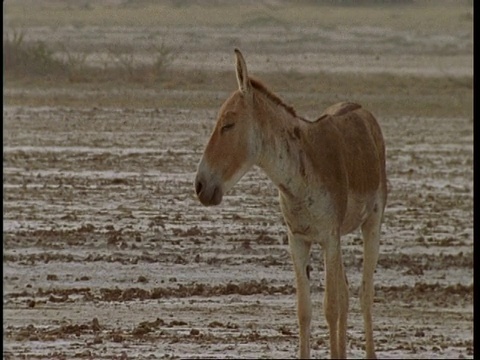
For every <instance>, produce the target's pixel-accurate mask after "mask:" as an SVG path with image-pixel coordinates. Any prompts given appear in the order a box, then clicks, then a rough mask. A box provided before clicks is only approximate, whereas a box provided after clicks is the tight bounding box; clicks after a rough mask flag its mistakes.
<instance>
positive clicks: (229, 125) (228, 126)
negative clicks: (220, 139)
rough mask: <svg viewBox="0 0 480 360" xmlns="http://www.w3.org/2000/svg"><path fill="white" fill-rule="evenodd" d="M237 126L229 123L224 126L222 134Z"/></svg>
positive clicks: (221, 130)
mask: <svg viewBox="0 0 480 360" xmlns="http://www.w3.org/2000/svg"><path fill="white" fill-rule="evenodd" d="M234 126H235V123H228V124H225V125H223V126H222V128H221V129H220V132H221V133H222V134H223V133H224V132H225V131H227V130H230V129H232V128H233V127H234Z"/></svg>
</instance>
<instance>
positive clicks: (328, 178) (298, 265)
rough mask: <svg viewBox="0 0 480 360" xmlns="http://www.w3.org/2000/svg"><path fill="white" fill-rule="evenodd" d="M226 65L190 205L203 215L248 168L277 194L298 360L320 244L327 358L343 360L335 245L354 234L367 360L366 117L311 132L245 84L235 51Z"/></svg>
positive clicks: (374, 193)
mask: <svg viewBox="0 0 480 360" xmlns="http://www.w3.org/2000/svg"><path fill="white" fill-rule="evenodd" d="M235 55H236V75H237V81H238V90H237V91H235V92H234V93H233V94H232V95H231V96H230V97H229V98H228V99H227V100H226V101H225V102H224V104H223V105H222V107H221V108H220V111H219V113H218V118H217V123H216V126H215V128H214V130H213V133H212V135H211V137H210V140H209V142H208V144H207V146H206V148H205V152H204V154H203V157H202V159H201V161H200V164H199V166H198V172H197V175H196V179H195V191H196V193H197V195H198V198H199V200H200V202H201V203H202V204H203V205H218V204H220V202H221V201H222V197H223V195H224V194H225V193H226V192H227V191H228V190H229V189H231V188H232V187H233V186H234V185H235V184H236V183H237V182H238V181H239V180H240V178H241V177H242V176H243V175H244V174H245V173H246V172H247V171H248V170H249V169H250V168H251V167H252V166H253V165H257V166H259V167H260V168H262V169H263V170H264V171H265V173H266V174H267V175H268V177H269V178H270V179H271V180H272V181H273V182H274V184H275V185H276V186H277V188H278V190H279V197H280V205H281V209H282V212H283V216H284V218H285V222H286V224H287V227H288V240H289V246H290V252H291V257H292V260H293V266H294V270H295V276H296V293H297V315H298V323H299V335H300V348H299V355H300V357H301V358H308V357H309V356H310V321H311V311H312V310H311V300H310V285H309V277H310V274H309V268H308V264H309V257H310V247H311V245H312V243H320V245H321V246H322V248H323V253H324V261H325V298H324V312H325V318H326V320H327V323H328V328H329V334H330V355H331V357H332V358H346V355H347V353H346V344H347V341H346V340H347V339H346V337H347V312H348V301H349V300H348V284H347V279H346V276H345V271H344V267H343V261H342V253H341V249H340V236H341V235H344V234H348V233H350V232H352V231H354V230H355V229H357V228H358V227H360V226H361V230H362V235H363V247H364V259H363V280H362V284H361V287H360V294H361V295H360V297H361V308H362V312H363V318H364V323H365V339H366V355H367V357H369V358H375V349H374V342H373V329H372V306H373V296H374V285H373V273H374V271H375V267H376V264H377V259H378V253H379V237H380V226H381V222H382V218H383V212H384V208H385V203H386V199H387V180H386V173H385V144H384V141H383V136H382V132H381V129H380V127H379V125H378V123H377V121H376V120H375V118H374V117H373V115H372V114H371V113H370V112H368V111H367V110H365V109H363V108H362V107H361V106H360V105H358V104H354V103H348V102H347V103H346V102H343V103H339V104H335V105H333V106H331V107H329V108H328V109H326V110H325V111H324V113H323V114H322V115H321V116H320V118H318V119H317V120H316V121H313V122H311V121H307V120H305V119H302V118H300V117H298V116H297V115H296V113H295V111H294V109H293V108H292V107H290V106H287V105H285V104H284V103H283V102H282V101H281V100H280V99H279V98H278V97H277V96H276V95H274V94H273V93H272V92H270V91H269V90H268V89H267V88H266V87H265V85H263V84H262V83H261V82H260V81H259V80H256V79H253V78H251V77H249V76H248V73H247V66H246V63H245V60H244V58H243V56H242V54H241V53H240V51H239V50H238V49H235Z"/></svg>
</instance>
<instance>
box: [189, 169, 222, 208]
mask: <svg viewBox="0 0 480 360" xmlns="http://www.w3.org/2000/svg"><path fill="white" fill-rule="evenodd" d="M195 193H196V194H197V197H198V199H199V200H200V202H201V203H202V204H203V205H205V206H212V205H218V204H220V203H221V202H222V198H223V191H222V189H221V187H220V186H219V185H217V184H216V183H215V182H214V181H209V182H207V181H206V180H205V179H203V178H202V177H201V176H200V175H198V174H197V177H196V178H195Z"/></svg>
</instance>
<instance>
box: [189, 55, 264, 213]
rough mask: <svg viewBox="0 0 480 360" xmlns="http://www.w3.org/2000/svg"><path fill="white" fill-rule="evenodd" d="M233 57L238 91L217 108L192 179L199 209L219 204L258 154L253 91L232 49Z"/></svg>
mask: <svg viewBox="0 0 480 360" xmlns="http://www.w3.org/2000/svg"><path fill="white" fill-rule="evenodd" d="M235 56H236V73H237V81H238V90H236V91H235V92H234V93H233V94H232V95H231V96H230V97H229V98H228V99H227V100H226V101H225V102H224V103H223V105H222V107H221V108H220V111H219V113H218V117H217V123H216V125H215V128H214V129H213V133H212V135H211V137H210V140H209V141H208V144H207V146H206V148H205V151H204V153H203V157H202V159H201V161H200V164H199V165H198V171H197V176H196V178H195V192H196V193H197V196H198V198H199V200H200V202H201V203H202V204H203V205H218V204H220V202H221V201H222V198H223V194H224V193H226V192H227V191H228V190H229V189H230V188H232V187H233V185H235V184H236V183H237V182H238V181H239V180H240V178H241V177H242V176H243V175H244V174H245V173H246V172H247V171H248V170H249V169H250V168H251V167H252V166H253V165H254V164H255V162H256V159H257V156H258V153H259V151H258V141H257V136H256V131H255V122H254V112H253V88H252V85H251V84H250V80H249V78H248V73H247V65H246V63H245V60H244V58H243V56H242V54H241V53H240V50H238V49H235Z"/></svg>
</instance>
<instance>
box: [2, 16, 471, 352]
mask: <svg viewBox="0 0 480 360" xmlns="http://www.w3.org/2000/svg"><path fill="white" fill-rule="evenodd" d="M34 29H36V31H34V32H33V33H34V34H35V36H37V37H39V38H42V39H53V38H54V35H55V36H57V37H60V38H63V39H68V40H69V41H71V42H73V43H75V42H77V44H78V47H79V48H81V46H80V45H81V43H82V41H83V43H88V44H90V45H89V46H91V49H90V51H91V54H93V53H94V51H95V53H96V54H97V55H98V56H97V57H96V56H91V57H90V58H89V59H90V60H89V61H92V62H95V61H97V60H98V59H101V56H102V53H101V51H100V50H99V45H98V44H97V45H95V44H94V45H91V44H92V42H88V41H86V40H85V39H89V36H90V35H91V34H92V32H94V31H96V32H97V33H99V35H98V37H97V39H98V38H100V39H104V40H105V41H107V40H108V39H110V40H108V41H112V40H111V37H115V38H116V39H123V41H124V42H125V43H128V44H130V43H131V42H132V41H134V40H135V39H134V38H133V40H132V37H131V34H132V32H128V31H126V30H125V29H121V28H116V27H107V28H105V29H103V30H102V29H99V28H91V27H88V26H84V27H82V28H81V29H80V30H79V29H77V30H76V31H75V32H74V33H73V32H71V29H72V28H71V27H58V28H54V29H52V28H50V29H48V28H41V27H39V28H34ZM337 30H338V31H335V29H331V28H326V29H324V30H322V31H323V32H322V33H321V34H319V30H318V29H317V30H315V29H314V28H313V27H308V26H306V27H304V28H293V29H292V28H290V29H289V31H288V32H287V33H288V34H289V36H290V37H291V39H290V42H289V43H288V44H293V45H288V44H287V43H285V42H282V41H280V40H279V39H283V36H284V35H285V34H284V35H282V34H277V33H276V32H277V30H276V28H275V27H273V28H272V25H271V24H267V26H263V27H259V28H258V29H257V30H256V34H258V35H256V36H254V35H253V32H252V35H251V38H250V39H248V38H243V39H242V41H241V45H242V46H243V48H244V49H245V50H244V54H245V55H246V58H247V63H252V68H253V69H257V71H260V70H261V71H264V72H268V71H271V72H273V71H283V70H285V71H289V70H292V68H293V70H295V71H296V72H298V73H302V72H308V71H312V69H314V68H315V67H317V66H318V67H324V68H325V69H327V70H328V71H339V72H344V73H345V72H347V73H348V72H352V73H353V72H355V73H365V76H367V74H371V73H376V72H386V73H392V74H397V75H398V74H412V73H414V74H419V73H420V74H422V73H424V75H425V76H430V77H432V76H433V77H438V78H441V77H449V78H451V79H452V81H456V80H458V79H460V80H461V81H463V80H464V77H465V76H471V75H472V69H471V63H472V62H471V61H472V60H471V59H472V57H471V53H470V51H471V49H470V50H469V46H471V37H469V34H465V33H462V32H459V33H449V34H444V33H441V34H436V35H435V36H434V35H432V34H429V33H427V34H423V33H421V32H417V33H416V32H415V31H414V30H411V29H405V30H404V31H403V32H402V31H397V32H395V31H394V30H391V31H390V32H388V31H380V30H379V29H376V28H374V27H373V28H372V27H371V26H365V27H358V26H357V27H353V28H349V27H344V28H343V27H342V28H340V29H337ZM42 31H43V32H42ZM102 31H103V32H102ZM132 31H133V30H132ZM170 31H171V30H170ZM279 31H280V30H279ZM281 31H284V30H281ZM177 34H178V39H177V40H175V41H180V42H182V48H181V49H180V50H178V59H177V60H176V61H174V62H173V64H172V68H176V69H177V70H178V69H201V70H203V71H209V69H210V68H211V67H213V66H214V64H216V65H215V66H217V65H218V66H220V67H222V66H225V69H228V68H229V67H230V68H231V69H232V73H231V76H232V80H233V81H232V84H235V82H234V76H235V75H234V72H233V57H232V54H231V50H232V49H231V48H232V47H233V45H238V44H236V41H237V40H235V39H236V38H235V36H236V35H234V33H233V31H230V30H226V29H218V28H215V27H203V28H200V29H192V28H185V27H183V28H182V30H181V31H180V30H179V31H178V33H177ZM215 34H216V35H215ZM300 34H303V35H302V36H304V37H302V39H304V41H303V42H301V43H298V42H295V39H296V37H295V35H298V37H299V38H300ZM305 34H306V35H305ZM422 34H423V35H422ZM202 35H203V36H202ZM214 35H215V36H214ZM415 35H418V36H415ZM470 35H471V34H470ZM422 36H423V37H422ZM319 37H321V38H322V39H324V41H323V42H322V44H323V45H321V46H319V47H316V46H315V39H317V38H319ZM398 38H401V39H403V40H404V41H399V42H396V43H395V44H393V45H392V39H393V40H395V39H397V40H398ZM55 39H57V40H58V38H55ZM259 39H273V40H275V41H276V42H275V41H273V42H272V41H270V42H269V47H267V48H265V47H263V46H262V42H261V41H260V40H259ZM338 39H340V40H342V39H343V40H344V41H343V42H341V43H340V42H338V41H340V40H338ZM197 40H198V41H197ZM367 40H368V41H367ZM51 41H52V42H53V40H51ZM265 41H266V40H265ZM362 41H364V42H362ZM361 43H363V44H365V43H368V44H370V46H371V47H372V49H375V51H373V50H372V52H371V53H372V54H373V53H376V54H380V55H378V56H376V57H375V61H371V59H370V56H373V55H370V52H369V51H368V49H365V47H363V48H362V50H358V49H359V47H358V45H359V44H361ZM209 44H210V45H209ZM295 44H296V45H295ZM340 44H341V45H340ZM208 46H210V48H211V49H212V51H207V50H206V49H208ZM287 46H293V47H292V49H291V50H292V51H290V52H288V53H286V52H285V47H287ZM452 47H455V49H456V50H455V51H452V52H451V53H448V54H446V53H445V49H451V48H452ZM95 49H96V50H95ZM256 49H257V50H258V49H262V51H263V52H260V53H259V54H258V55H253V53H255V52H256ZM326 49H328V53H329V55H328V56H327V57H326V60H325V62H322V63H321V64H319V61H318V59H317V58H316V57H315V54H317V55H318V54H321V53H322V52H323V51H326ZM267 50H268V51H267ZM228 51H230V52H228ZM249 52H250V53H252V56H248V53H249ZM267 53H269V54H270V53H271V54H274V55H267ZM294 53H301V54H302V55H301V56H300V55H299V56H297V57H295V56H294V55H293V54H294ZM282 54H283V55H282ZM346 54H348V56H347V55H346ZM272 56H274V57H273V58H272ZM192 59H199V61H192ZM269 59H270V60H269ZM271 59H274V60H271ZM349 59H356V62H355V63H356V67H355V68H351V67H350V65H349V61H348V60H349ZM392 59H398V62H397V63H392ZM269 61H271V62H273V63H274V64H275V66H272V67H268V66H265V64H266V63H268V62H269ZM352 61H353V60H352ZM216 62H218V63H216ZM335 64H336V65H335ZM330 65H331V66H330ZM334 65H335V66H334ZM325 69H323V70H325ZM325 71H326V70H325ZM9 84H10V83H9V82H7V84H6V87H5V96H6V97H5V100H6V101H5V102H6V104H5V105H4V108H3V117H4V120H3V130H4V136H3V142H4V148H3V151H4V152H3V160H4V165H3V166H4V167H3V173H4V175H3V177H4V178H3V180H4V182H3V183H4V185H3V189H4V203H3V204H4V222H3V252H4V257H3V315H4V320H3V330H4V350H3V356H4V358H5V359H70V358H86V359H127V358H128V359H156V358H292V357H295V356H296V353H297V332H298V329H297V323H296V315H295V284H294V276H293V269H292V265H291V260H290V256H289V253H288V246H287V242H286V231H285V226H284V223H283V220H282V217H281V214H280V210H279V207H278V200H277V192H276V189H275V188H274V187H273V185H272V184H271V183H270V181H269V180H268V179H267V178H266V176H265V175H264V174H263V173H262V172H261V171H260V170H259V169H256V168H254V169H252V170H251V171H250V172H249V173H248V174H247V175H246V176H245V177H244V178H243V179H242V180H241V181H240V182H239V183H238V184H237V185H236V186H235V187H234V189H233V190H232V191H231V192H230V193H229V194H227V196H225V198H224V202H223V203H222V205H221V206H219V207H215V208H205V207H202V206H201V205H200V204H199V202H198V200H197V199H196V197H195V195H194V190H193V179H194V176H195V171H196V165H197V163H198V161H199V159H200V157H201V154H202V151H203V147H204V145H205V143H206V141H207V139H208V136H209V134H210V131H211V128H212V127H213V124H214V118H215V114H216V111H217V109H218V108H219V106H220V105H221V103H222V101H223V99H225V98H226V96H227V95H228V92H226V91H219V92H218V91H217V92H216V91H215V89H210V93H211V94H212V95H211V97H212V98H214V103H215V102H216V105H215V106H210V107H207V108H205V106H202V107H195V106H194V105H192V104H194V101H190V99H192V98H194V97H195V96H196V94H197V92H196V91H197V90H195V91H193V90H192V91H189V90H188V89H187V90H182V89H171V90H170V89H164V90H159V89H158V88H156V89H155V88H154V89H144V90H141V91H139V92H138V91H137V90H135V89H134V90H132V88H130V87H129V86H128V84H124V85H122V86H123V87H122V86H121V87H119V88H118V89H117V91H118V92H121V93H122V94H123V96H125V97H132V98H133V99H136V98H141V97H142V96H145V97H154V96H161V95H162V94H167V93H169V96H174V97H176V98H180V100H179V102H178V103H177V105H175V106H170V107H148V108H142V107H141V106H138V107H131V106H117V107H113V106H98V104H97V103H95V102H91V101H90V100H89V99H91V98H95V97H102V96H103V97H105V96H108V93H106V92H105V91H106V90H104V89H103V88H102V87H101V86H97V85H95V86H93V87H92V88H91V89H90V90H89V91H90V93H88V94H85V92H84V91H85V90H84V89H83V88H81V87H78V86H76V87H74V86H72V88H71V89H65V88H56V87H55V86H54V85H53V84H51V83H50V84H49V85H48V87H45V88H43V87H38V86H35V84H33V85H32V83H29V82H21V83H20V85H18V83H15V82H12V86H9ZM136 86H137V87H138V85H136ZM205 86H208V84H207V85H205ZM461 86H462V85H461ZM170 87H172V85H170ZM286 87H287V88H288V86H286ZM231 90H234V88H232V89H231ZM65 91H68V96H69V97H71V98H75V99H79V100H77V101H76V102H75V106H68V105H65V104H64V103H62V102H59V103H58V104H57V105H54V106H51V104H52V103H55V99H56V96H59V98H61V96H62V95H61V94H65ZM109 91H111V88H110V90H109ZM366 92H367V95H366V96H368V93H369V92H368V89H366ZM32 94H33V95H32ZM280 95H281V96H282V97H283V98H284V99H285V100H286V101H287V102H288V103H292V104H293V105H295V99H296V98H304V97H312V96H315V95H312V94H311V93H306V92H305V93H302V92H301V91H297V90H295V92H293V91H292V92H288V91H286V92H283V93H282V94H280ZM22 96H23V99H27V100H24V103H23V104H19V101H20V100H19V99H22ZM318 96H319V98H320V99H321V102H322V103H323V102H327V100H328V99H329V98H328V96H327V95H325V94H319V95H318ZM329 96H331V94H330V95H329ZM362 96H365V94H363V95H362ZM370 96H371V97H373V96H376V98H378V95H370ZM403 96H406V95H405V94H404V95H403ZM32 97H36V98H39V97H40V99H41V100H40V101H39V100H38V99H37V100H36V101H34V102H31V103H29V100H28V99H31V98H32ZM340 97H341V94H336V95H335V96H333V97H331V98H332V99H337V98H340ZM359 97H360V98H361V96H360V95H359ZM44 98H45V99H46V98H48V101H47V100H45V102H46V103H48V104H49V106H39V105H38V103H39V102H41V101H42V99H44ZM9 99H15V101H13V100H12V101H11V103H10V104H9ZM82 99H85V101H83V102H82ZM368 99H369V98H367V100H368ZM399 99H400V100H402V99H403V98H399ZM402 101H404V100H402ZM412 101H416V102H422V101H425V102H426V103H427V102H429V101H430V102H431V98H427V96H425V98H418V97H417V98H415V99H412ZM451 101H452V103H455V102H456V101H457V100H456V99H451ZM458 101H460V100H458ZM20 102H21V101H20ZM12 103H14V104H12ZM130 103H131V100H130V102H129V104H130ZM303 109H304V110H305V112H306V113H307V115H311V114H319V113H321V111H322V110H323V109H322V108H315V107H307V106H305V105H304V107H303ZM371 110H372V112H373V113H376V114H380V115H381V116H378V117H379V122H380V124H381V126H382V128H383V132H384V135H385V138H386V143H387V172H388V176H389V181H390V187H391V192H390V195H389V201H388V205H387V209H386V214H385V221H384V226H383V229H382V242H381V254H380V259H379V264H378V268H377V271H376V274H375V284H376V285H375V289H376V298H375V304H374V324H375V328H374V335H375V339H376V346H377V352H378V356H379V357H381V358H425V359H430V358H473V119H472V117H471V116H465V114H464V113H461V114H460V115H458V114H456V113H450V112H446V113H445V114H444V115H443V116H437V115H435V116H429V115H428V113H422V114H420V115H418V116H411V115H405V114H402V113H397V114H393V113H391V112H389V111H388V108H381V109H378V111H376V109H371ZM407 113H408V112H407ZM467 113H468V111H467ZM435 114H436V113H435ZM312 117H313V115H312ZM342 241H343V244H342V246H343V254H344V261H345V266H346V270H347V276H348V280H349V284H350V295H351V300H350V314H349V329H348V341H349V342H348V356H349V357H355V358H359V357H363V356H364V351H363V345H364V341H363V339H364V335H363V330H362V329H363V321H362V316H361V311H360V304H359V298H358V286H359V283H360V276H361V265H362V240H361V236H360V233H359V232H356V233H354V234H351V235H348V236H345V237H344V238H343V240H342ZM311 265H312V268H313V270H312V273H311V277H312V296H313V303H314V308H313V309H314V310H313V315H314V317H313V321H312V347H313V350H312V356H314V357H318V358H324V357H327V356H328V350H327V349H328V333H327V327H326V322H325V320H324V317H323V310H322V299H323V293H324V288H323V264H322V253H321V249H320V248H319V247H315V248H314V250H313V254H312V261H311Z"/></svg>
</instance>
